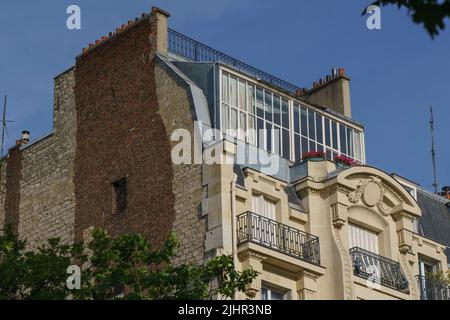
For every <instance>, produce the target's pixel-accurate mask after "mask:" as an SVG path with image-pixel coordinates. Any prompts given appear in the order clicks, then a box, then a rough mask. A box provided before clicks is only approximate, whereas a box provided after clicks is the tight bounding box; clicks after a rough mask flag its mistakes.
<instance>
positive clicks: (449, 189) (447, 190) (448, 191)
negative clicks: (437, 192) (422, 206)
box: [441, 186, 450, 200]
mask: <svg viewBox="0 0 450 320" xmlns="http://www.w3.org/2000/svg"><path fill="white" fill-rule="evenodd" d="M441 195H442V196H443V197H446V198H447V199H449V200H450V186H445V187H443V188H442V193H441Z"/></svg>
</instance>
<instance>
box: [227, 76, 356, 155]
mask: <svg viewBox="0 0 450 320" xmlns="http://www.w3.org/2000/svg"><path fill="white" fill-rule="evenodd" d="M221 79H222V81H221V82H222V89H221V101H222V104H221V110H220V111H221V122H220V123H221V129H222V131H223V132H224V133H226V134H227V135H229V136H232V137H235V138H238V139H240V140H243V141H246V142H248V143H250V144H253V145H256V146H258V147H259V148H262V149H265V150H267V151H269V152H272V153H275V154H278V155H280V156H282V157H284V158H286V159H289V160H291V161H299V160H301V158H302V155H304V154H305V153H306V152H309V151H324V152H326V154H327V158H328V159H329V160H334V157H335V156H336V155H341V154H342V155H346V156H348V157H350V158H353V159H355V160H357V161H363V155H362V145H361V144H362V139H361V134H362V133H361V132H360V131H358V130H356V129H354V128H351V127H349V126H347V125H345V124H344V123H341V122H338V121H336V120H334V119H332V118H331V117H327V116H326V115H325V114H322V113H321V112H319V111H315V110H313V109H312V108H309V107H307V106H305V105H303V104H301V103H299V102H297V101H295V100H293V99H292V100H290V99H287V98H285V97H283V96H282V95H278V94H277V93H275V92H273V91H270V90H267V89H264V88H262V87H260V86H258V85H256V84H254V83H252V82H250V81H246V80H244V79H241V78H239V77H236V76H234V75H232V74H229V73H227V72H225V71H222V76H221ZM292 118H293V119H292ZM291 120H292V121H291ZM291 123H292V126H293V127H292V128H291ZM259 130H265V131H263V132H260V131H259ZM291 148H292V150H291Z"/></svg>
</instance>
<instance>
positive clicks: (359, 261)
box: [350, 247, 409, 291]
mask: <svg viewBox="0 0 450 320" xmlns="http://www.w3.org/2000/svg"><path fill="white" fill-rule="evenodd" d="M350 256H351V258H352V263H353V274H355V275H356V276H358V277H361V278H364V279H368V280H370V281H371V282H373V283H374V284H381V285H383V286H386V287H390V288H392V289H395V290H401V291H403V290H405V289H407V288H408V286H409V284H408V281H407V280H406V278H405V276H404V275H403V274H402V272H401V270H400V264H399V263H398V262H397V261H394V260H391V259H389V258H386V257H383V256H380V255H378V254H376V253H373V252H371V251H368V250H365V249H362V248H359V247H353V248H351V249H350Z"/></svg>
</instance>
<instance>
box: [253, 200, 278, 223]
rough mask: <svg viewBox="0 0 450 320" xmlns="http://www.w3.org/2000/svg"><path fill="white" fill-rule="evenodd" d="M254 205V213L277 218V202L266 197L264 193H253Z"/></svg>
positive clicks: (273, 218)
mask: <svg viewBox="0 0 450 320" xmlns="http://www.w3.org/2000/svg"><path fill="white" fill-rule="evenodd" d="M252 205H253V212H254V213H256V214H259V215H261V216H263V217H266V218H268V219H272V220H275V202H273V201H270V200H267V199H265V198H264V196H263V195H253V197H252Z"/></svg>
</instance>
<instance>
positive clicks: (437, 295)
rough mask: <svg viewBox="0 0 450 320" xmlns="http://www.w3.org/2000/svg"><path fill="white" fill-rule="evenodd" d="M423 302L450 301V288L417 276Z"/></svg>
mask: <svg viewBox="0 0 450 320" xmlns="http://www.w3.org/2000/svg"><path fill="white" fill-rule="evenodd" d="M417 281H418V283H419V288H420V299H421V300H450V286H448V285H447V284H445V283H442V282H439V281H437V280H434V279H430V278H427V277H425V276H417Z"/></svg>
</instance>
